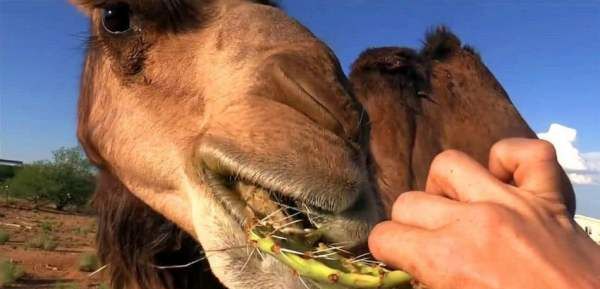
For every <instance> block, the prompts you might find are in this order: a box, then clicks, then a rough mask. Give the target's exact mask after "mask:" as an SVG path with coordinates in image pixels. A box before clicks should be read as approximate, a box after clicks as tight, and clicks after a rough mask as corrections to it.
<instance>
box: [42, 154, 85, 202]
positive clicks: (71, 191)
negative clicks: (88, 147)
mask: <svg viewBox="0 0 600 289" xmlns="http://www.w3.org/2000/svg"><path fill="white" fill-rule="evenodd" d="M53 156H54V158H53V162H52V177H53V179H54V180H55V181H56V184H58V188H59V189H58V190H56V191H50V194H49V195H48V200H50V201H51V202H53V203H54V204H55V205H56V208H57V209H59V210H62V209H63V208H64V207H65V206H67V205H76V206H80V205H83V204H85V203H87V201H88V200H89V198H90V196H91V194H92V192H93V191H94V185H95V184H94V174H93V167H92V165H91V164H90V162H89V161H88V160H87V159H86V158H85V156H84V155H83V153H82V151H81V149H80V148H78V147H74V148H60V149H58V150H56V151H54V152H53Z"/></svg>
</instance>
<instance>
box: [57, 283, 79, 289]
mask: <svg viewBox="0 0 600 289" xmlns="http://www.w3.org/2000/svg"><path fill="white" fill-rule="evenodd" d="M52 289H79V285H77V284H75V283H56V284H54V286H52Z"/></svg>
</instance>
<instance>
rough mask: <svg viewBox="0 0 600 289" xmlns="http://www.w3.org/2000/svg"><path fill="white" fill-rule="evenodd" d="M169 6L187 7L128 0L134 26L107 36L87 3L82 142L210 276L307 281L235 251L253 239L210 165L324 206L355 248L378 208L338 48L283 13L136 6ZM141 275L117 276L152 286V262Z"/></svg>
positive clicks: (235, 4) (229, 1) (206, 4)
mask: <svg viewBox="0 0 600 289" xmlns="http://www.w3.org/2000/svg"><path fill="white" fill-rule="evenodd" d="M85 2H86V4H89V3H91V2H95V1H85ZM167 2H172V3H175V2H177V3H179V2H181V3H184V2H187V1H175V0H161V1H148V2H140V1H129V4H130V7H131V10H132V15H133V16H132V17H133V18H132V30H131V31H129V32H127V33H125V34H123V35H111V34H108V33H106V32H105V31H103V28H102V27H101V25H100V22H101V17H102V13H101V11H100V10H99V9H100V8H94V9H92V8H91V7H90V6H89V5H88V6H86V9H92V10H89V14H90V15H91V19H92V34H93V38H92V42H91V46H90V49H89V51H88V57H87V61H86V66H85V69H84V76H83V82H82V94H81V99H80V115H79V128H78V135H79V138H80V141H81V143H82V145H83V146H84V147H85V149H86V151H87V153H88V155H89V156H90V159H92V160H93V162H94V163H96V164H97V165H98V166H99V167H100V169H101V171H102V172H103V173H104V174H106V175H110V176H111V178H105V180H106V181H107V182H109V181H110V182H118V183H119V184H120V186H118V187H119V188H121V189H120V190H119V191H120V192H123V191H125V189H126V191H129V192H131V193H132V194H134V195H135V196H136V197H137V199H139V200H141V201H143V203H144V204H145V205H147V206H148V207H149V208H151V209H152V210H153V211H155V212H158V213H159V214H160V215H162V216H163V217H165V218H166V219H168V220H169V221H171V222H174V223H175V224H177V225H178V226H179V227H180V228H182V229H183V230H184V231H186V232H188V233H189V234H191V235H193V236H194V237H195V238H196V239H197V240H198V241H199V243H200V244H201V245H202V247H203V248H204V250H206V251H207V252H211V253H207V256H208V260H209V263H210V267H211V269H212V272H213V273H214V274H215V275H216V276H217V277H218V278H219V280H220V281H221V282H222V283H223V284H224V285H226V286H227V287H228V288H232V289H237V288H256V289H258V288H303V285H302V283H301V282H300V281H299V280H298V279H297V278H294V273H293V272H292V271H291V270H289V269H288V268H287V267H284V266H283V265H281V264H279V263H278V262H275V261H273V260H271V259H269V258H267V259H265V260H261V259H259V258H257V257H256V256H254V258H252V259H251V260H250V261H248V262H246V261H247V260H248V255H247V252H246V251H245V250H239V248H240V247H244V246H247V245H248V244H247V240H246V233H245V232H244V231H243V230H242V227H241V225H240V223H239V221H238V220H236V219H235V218H234V214H231V212H230V211H229V210H230V208H229V207H228V206H227V205H226V204H224V203H223V200H220V199H219V198H218V197H217V196H216V195H217V194H216V193H217V192H215V191H213V187H211V186H210V185H209V184H208V183H207V181H206V179H207V172H216V173H222V174H230V175H233V176H238V177H240V178H242V179H243V180H245V181H250V182H253V183H256V184H258V185H260V186H263V187H267V188H269V189H273V190H276V191H279V192H280V193H282V194H284V195H286V196H289V197H291V198H294V199H301V200H303V201H304V202H306V203H308V204H310V205H312V206H314V207H318V208H320V209H322V210H323V211H327V212H330V213H329V214H330V215H329V217H328V218H327V222H328V224H331V226H332V228H333V229H332V230H331V232H330V233H329V237H330V238H334V239H343V240H347V241H352V242H356V243H360V242H363V241H364V240H366V237H367V234H368V231H369V229H370V227H371V226H372V225H374V224H375V223H376V222H377V221H378V220H380V218H381V215H380V213H379V211H380V210H379V208H378V205H377V200H376V196H375V195H374V194H373V189H372V187H371V185H370V184H369V178H368V172H367V167H366V164H365V163H366V151H365V147H364V146H363V145H362V144H361V141H363V140H364V139H365V137H364V133H365V130H364V123H361V121H360V114H361V113H360V106H359V105H358V104H357V102H356V101H355V100H354V98H353V96H352V94H351V93H350V92H349V91H348V90H347V86H346V85H347V84H346V80H345V77H344V76H343V73H342V72H341V69H340V67H339V64H338V62H337V59H336V58H335V56H334V55H333V53H331V51H330V50H329V49H328V48H327V47H326V46H325V45H324V44H323V43H321V42H320V41H319V40H317V39H316V38H315V37H314V36H313V35H312V34H311V33H310V32H309V31H307V30H306V29H305V28H303V27H302V26H300V25H299V24H298V23H296V22H295V21H293V20H291V19H289V18H288V17H287V16H285V15H284V14H283V13H282V12H281V11H280V10H278V9H275V8H273V7H269V6H264V5H258V4H254V3H251V2H250V1H242V0H221V1H217V0H214V1H198V2H194V3H195V4H194V5H193V7H194V9H197V11H196V12H197V13H192V14H193V15H195V16H196V17H194V18H193V19H190V18H185V17H182V18H181V19H179V18H174V19H171V18H168V19H167V18H165V19H159V20H156V21H154V20H152V17H149V16H148V15H146V14H144V13H153V12H152V11H155V10H156V7H152V5H163V4H165V3H167ZM181 5H183V4H181ZM177 7H180V6H177ZM181 7H183V6H181ZM186 7H190V6H189V5H188V6H186ZM147 11H149V12H147ZM152 15H153V14H152ZM200 16H202V17H200ZM164 21H168V22H164ZM180 21H186V22H185V25H184V24H183V22H180ZM189 21H192V22H189ZM163 23H169V25H168V27H167V28H168V29H167V28H165V27H162V26H161V25H163ZM165 25H166V24H165ZM104 188H108V189H110V188H111V186H104ZM103 193H104V194H107V193H110V192H103ZM100 203H102V204H103V205H104V206H106V205H109V206H110V203H108V202H107V201H105V202H101V200H99V201H98V202H97V204H100ZM99 209H100V210H106V211H110V210H113V209H112V208H106V207H104V208H99ZM119 212H120V213H121V214H123V213H124V211H123V210H120V211H119ZM106 218H111V215H110V214H106ZM103 234H108V232H103ZM148 234H149V235H150V234H151V232H148ZM131 238H136V236H132V237H131ZM126 245H127V242H124V244H123V245H121V246H126ZM223 248H238V249H237V250H221V249H223ZM121 249H123V250H127V248H124V247H121ZM132 249H133V248H132ZM108 254H109V255H110V253H108ZM106 258H109V259H110V258H111V257H110V256H108V257H106ZM123 259H125V260H127V258H120V259H119V258H112V259H111V260H117V261H115V262H119V260H121V261H122V260H123ZM244 265H246V266H245V268H244V270H242V268H243V267H244ZM124 269H125V270H127V268H124ZM136 270H137V269H136ZM139 270H141V272H142V273H136V274H134V275H132V276H126V277H123V278H125V279H126V280H128V281H124V282H123V283H124V284H136V283H137V284H138V286H142V287H143V286H148V283H140V282H144V280H150V279H149V278H146V277H144V273H143V272H145V271H143V270H146V269H139ZM119 278H120V277H119ZM119 278H117V280H122V279H123V278H120V279H119ZM152 280H154V279H152ZM152 280H150V281H148V282H149V283H151V284H156V283H164V282H163V281H160V280H159V281H152ZM160 286H165V287H168V286H167V283H165V284H162V285H160Z"/></svg>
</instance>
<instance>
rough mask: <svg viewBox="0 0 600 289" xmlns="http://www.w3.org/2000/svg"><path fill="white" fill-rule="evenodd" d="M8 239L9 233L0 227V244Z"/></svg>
mask: <svg viewBox="0 0 600 289" xmlns="http://www.w3.org/2000/svg"><path fill="white" fill-rule="evenodd" d="M8 240H10V235H8V233H7V232H6V231H4V230H2V229H0V245H4V244H6V242H8Z"/></svg>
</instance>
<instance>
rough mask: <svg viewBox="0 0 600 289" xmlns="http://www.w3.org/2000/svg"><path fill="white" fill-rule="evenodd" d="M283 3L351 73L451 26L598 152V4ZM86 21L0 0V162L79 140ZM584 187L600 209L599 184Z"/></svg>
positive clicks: (66, 8)
mask: <svg viewBox="0 0 600 289" xmlns="http://www.w3.org/2000/svg"><path fill="white" fill-rule="evenodd" d="M574 2H577V3H574ZM282 3H283V6H284V8H286V10H287V11H288V12H289V13H290V14H291V15H292V16H294V17H296V18H297V19H299V20H300V22H302V23H304V24H305V25H306V26H308V27H309V28H310V29H311V30H312V31H313V32H315V34H316V35H317V36H319V37H320V38H322V39H323V40H324V41H325V42H326V43H328V44H329V45H330V46H331V47H332V48H333V50H334V51H335V52H336V53H337V55H338V57H339V58H340V61H341V62H342V65H343V67H344V68H346V69H347V67H348V66H349V65H350V63H351V62H352V61H353V60H354V59H355V57H356V56H357V55H358V54H359V53H360V52H361V51H362V50H363V49H365V48H367V47H374V46H383V45H402V46H413V47H417V46H419V45H420V41H421V40H422V39H423V34H424V32H425V31H426V30H427V29H428V28H431V27H433V26H435V25H438V24H446V25H448V26H449V27H450V28H451V29H452V30H453V31H454V32H456V34H458V35H459V36H460V37H461V39H463V41H464V42H467V43H469V44H471V45H473V46H475V47H476V48H477V50H478V51H479V52H480V53H481V54H482V56H483V59H484V61H485V62H486V64H487V65H488V66H489V68H490V69H491V70H492V71H493V72H494V74H495V75H496V77H497V78H498V79H499V80H500V82H501V83H502V84H503V86H504V87H505V89H506V90H507V91H508V92H509V94H510V95H511V97H512V99H513V101H514V103H515V105H516V106H517V107H518V108H519V110H520V111H521V112H522V114H523V115H524V117H525V119H526V120H527V121H528V122H529V123H530V125H531V126H532V127H533V128H534V129H535V130H536V131H539V132H541V131H546V130H547V129H548V127H549V126H550V124H551V123H560V124H563V125H566V126H568V127H571V128H574V129H576V130H577V133H578V134H577V141H576V142H575V146H576V147H577V148H578V149H579V150H580V152H582V153H585V152H598V151H600V113H599V109H600V84H599V83H600V1H597V0H587V1H585V0H580V1H569V2H567V1H561V3H568V4H558V1H556V3H555V2H554V1H551V0H538V1H516V0H515V1H513V0H510V1H509V0H503V1H428V0H427V1H400V0H371V1H366V0H326V1H324V0H302V1H299V0H287V1H286V0H284V1H282ZM86 26H87V21H86V19H85V18H84V17H83V16H82V15H81V14H80V13H79V12H78V11H77V10H75V9H74V8H72V7H71V6H70V5H69V4H68V3H67V1H64V0H61V1H56V0H35V1H34V0H0V158H10V159H19V160H25V161H32V160H37V159H44V158H48V157H49V155H50V152H51V151H52V150H54V149H56V148H58V147H60V146H73V145H75V144H76V139H75V118H76V110H75V109H76V101H77V100H76V98H77V89H78V81H79V73H80V67H81V63H82V60H83V50H84V41H85V33H86V30H87V27H86ZM580 187H581V189H580V190H581V191H582V192H583V193H582V194H589V195H590V196H593V197H590V198H589V202H586V203H587V205H589V204H590V203H594V202H596V203H595V205H594V207H593V208H596V209H597V211H598V212H600V201H599V199H600V197H598V194H600V189H598V188H599V187H598V186H580ZM586 192H589V193H586ZM584 205H585V204H584ZM589 210H590V211H591V210H592V209H589ZM599 215H600V213H599Z"/></svg>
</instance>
